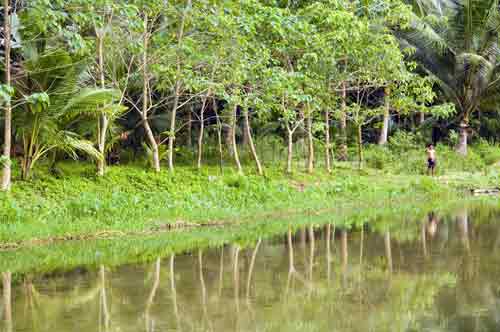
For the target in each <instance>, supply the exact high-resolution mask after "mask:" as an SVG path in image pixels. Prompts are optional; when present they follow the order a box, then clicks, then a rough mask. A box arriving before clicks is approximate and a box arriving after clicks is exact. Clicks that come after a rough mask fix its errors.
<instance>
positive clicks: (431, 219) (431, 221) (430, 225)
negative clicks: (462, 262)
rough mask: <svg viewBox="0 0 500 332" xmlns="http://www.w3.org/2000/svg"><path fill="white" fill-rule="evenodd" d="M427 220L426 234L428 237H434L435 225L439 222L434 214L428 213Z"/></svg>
mask: <svg viewBox="0 0 500 332" xmlns="http://www.w3.org/2000/svg"><path fill="white" fill-rule="evenodd" d="M427 218H428V219H429V221H428V223H427V234H429V236H430V237H434V235H436V232H437V225H438V222H439V221H438V219H437V217H436V214H435V213H434V212H429V214H428V215H427Z"/></svg>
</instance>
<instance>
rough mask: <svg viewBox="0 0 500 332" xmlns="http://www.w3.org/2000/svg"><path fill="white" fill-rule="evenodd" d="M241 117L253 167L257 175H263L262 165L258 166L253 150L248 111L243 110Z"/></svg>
mask: <svg viewBox="0 0 500 332" xmlns="http://www.w3.org/2000/svg"><path fill="white" fill-rule="evenodd" d="M243 116H244V117H245V130H246V136H247V139H248V145H249V146H250V152H251V153H252V157H253V159H254V161H255V166H257V173H258V174H259V175H264V172H263V170H262V165H261V164H260V160H259V156H258V155H257V150H256V149H255V144H254V142H253V137H252V130H251V127H250V118H249V116H248V109H245V110H244V111H243Z"/></svg>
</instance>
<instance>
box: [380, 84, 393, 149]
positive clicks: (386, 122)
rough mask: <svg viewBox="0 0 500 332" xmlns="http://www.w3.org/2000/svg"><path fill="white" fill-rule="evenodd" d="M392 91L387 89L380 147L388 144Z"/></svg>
mask: <svg viewBox="0 0 500 332" xmlns="http://www.w3.org/2000/svg"><path fill="white" fill-rule="evenodd" d="M389 94H390V89H389V88H386V89H385V107H384V120H383V123H382V129H381V131H380V136H379V138H378V145H385V144H386V143H387V137H388V135H389V120H390V112H389V111H390V107H391V105H390V103H389Z"/></svg>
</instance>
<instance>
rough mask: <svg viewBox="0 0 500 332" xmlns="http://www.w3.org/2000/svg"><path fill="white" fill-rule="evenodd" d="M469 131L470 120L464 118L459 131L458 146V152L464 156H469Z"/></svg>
mask: <svg viewBox="0 0 500 332" xmlns="http://www.w3.org/2000/svg"><path fill="white" fill-rule="evenodd" d="M468 129H469V119H467V118H464V119H463V120H462V122H460V129H459V138H458V145H457V152H458V153H459V154H461V155H462V156H466V155H467V145H468V142H467V140H468V132H467V131H468Z"/></svg>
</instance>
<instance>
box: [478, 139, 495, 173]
mask: <svg viewBox="0 0 500 332" xmlns="http://www.w3.org/2000/svg"><path fill="white" fill-rule="evenodd" d="M473 150H474V151H476V153H477V154H479V156H481V158H482V159H483V161H484V164H485V165H487V166H490V165H493V164H495V163H497V162H499V161H500V146H498V145H493V144H489V143H488V142H487V141H486V140H485V139H482V138H481V139H479V140H478V142H477V143H476V144H474V146H473Z"/></svg>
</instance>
